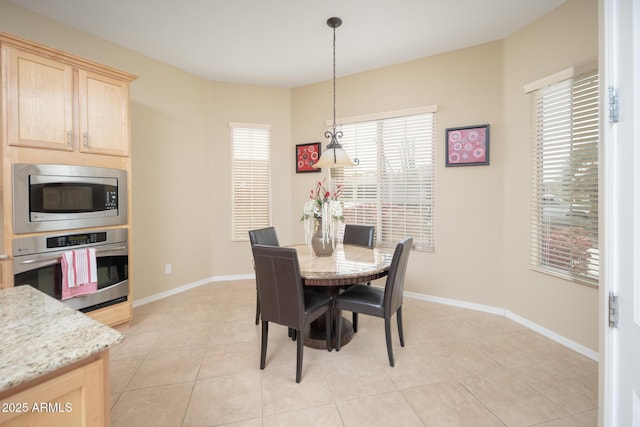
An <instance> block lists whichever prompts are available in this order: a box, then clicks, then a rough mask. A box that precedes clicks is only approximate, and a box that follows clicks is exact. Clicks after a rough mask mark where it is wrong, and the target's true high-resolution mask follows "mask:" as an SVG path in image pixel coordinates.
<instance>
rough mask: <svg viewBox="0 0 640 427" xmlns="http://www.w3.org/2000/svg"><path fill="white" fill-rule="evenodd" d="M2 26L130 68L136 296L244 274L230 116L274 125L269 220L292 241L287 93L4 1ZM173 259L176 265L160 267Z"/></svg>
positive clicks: (245, 252)
mask: <svg viewBox="0 0 640 427" xmlns="http://www.w3.org/2000/svg"><path fill="white" fill-rule="evenodd" d="M0 31H3V32H7V33H10V34H14V35H17V36H20V37H24V38H26V39H29V40H33V41H36V42H39V43H42V44H44V45H47V46H50V47H53V48H56V49H61V50H64V51H67V52H69V53H72V54H74V55H78V56H81V57H85V58H88V59H91V60H94V61H96V62H100V63H103V64H105V65H108V66H111V67H114V68H119V69H122V70H124V71H127V72H130V73H133V74H136V75H138V76H139V78H138V79H137V80H136V81H134V82H133V83H132V85H131V122H132V125H131V140H132V185H133V195H132V198H133V203H132V204H133V239H134V241H133V245H132V253H133V256H132V266H131V267H132V274H131V276H132V281H133V292H134V300H136V299H140V298H144V297H149V296H152V295H154V294H158V293H160V292H163V291H168V290H171V289H173V288H176V287H179V286H182V285H186V284H190V283H193V282H197V281H199V280H203V279H207V278H210V277H212V276H224V275H238V274H250V273H251V272H252V270H251V261H250V256H251V255H250V250H249V245H248V243H247V242H232V241H231V231H230V230H231V222H230V221H231V217H230V209H229V205H230V201H231V195H230V186H231V171H230V159H231V151H230V133H229V127H228V123H229V122H230V121H235V122H249V123H270V124H271V125H272V140H273V151H272V154H273V156H274V158H275V159H280V158H286V159H287V162H286V163H283V164H282V166H280V167H278V168H274V171H273V176H272V184H273V188H274V192H273V201H274V211H273V218H274V219H273V222H274V224H275V225H276V226H277V227H278V229H279V230H282V232H281V234H282V240H283V242H286V241H287V240H289V239H290V233H289V228H290V227H289V224H290V223H291V222H292V214H291V208H290V206H291V200H290V194H291V189H290V187H291V184H290V183H291V171H292V165H291V163H292V159H293V154H291V151H290V141H291V137H290V91H289V90H287V89H273V88H263V87H254V86H245V85H230V84H221V83H214V82H209V81H206V80H204V79H201V78H198V77H195V76H193V75H191V74H188V73H186V72H184V71H181V70H179V69H176V68H174V67H171V66H168V65H166V64H163V63H160V62H157V61H154V60H152V59H149V58H147V57H144V56H141V55H139V54H136V53H134V52H132V51H130V50H126V49H123V48H121V47H119V46H116V45H113V44H111V43H107V42H105V41H103V40H101V39H98V38H95V37H92V36H90V35H87V34H86V33H82V32H80V31H77V30H74V29H72V28H70V27H68V26H65V25H62V24H60V23H58V22H56V21H53V20H50V19H46V18H43V17H40V16H39V15H36V14H33V13H31V12H29V11H26V10H24V9H21V8H18V7H15V6H13V5H12V4H10V3H7V2H6V1H4V0H0ZM168 263H170V264H172V267H173V273H172V274H170V275H165V274H164V265H165V264H168Z"/></svg>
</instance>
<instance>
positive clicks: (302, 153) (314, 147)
mask: <svg viewBox="0 0 640 427" xmlns="http://www.w3.org/2000/svg"><path fill="white" fill-rule="evenodd" d="M319 158H320V143H319V142H311V143H309V144H296V173H302V172H320V171H321V168H318V169H314V168H313V165H315V164H316V163H317V162H318V159H319Z"/></svg>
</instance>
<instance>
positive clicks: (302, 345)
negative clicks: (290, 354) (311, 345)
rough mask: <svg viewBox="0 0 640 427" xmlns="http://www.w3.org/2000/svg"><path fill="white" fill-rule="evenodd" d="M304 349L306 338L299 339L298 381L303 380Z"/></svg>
mask: <svg viewBox="0 0 640 427" xmlns="http://www.w3.org/2000/svg"><path fill="white" fill-rule="evenodd" d="M303 350H304V340H302V339H301V340H298V355H297V362H296V382H297V383H299V382H300V381H301V380H302V354H303Z"/></svg>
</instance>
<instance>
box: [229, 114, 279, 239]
mask: <svg viewBox="0 0 640 427" xmlns="http://www.w3.org/2000/svg"><path fill="white" fill-rule="evenodd" d="M229 126H230V127H231V140H232V146H233V155H232V156H233V160H232V198H233V201H232V240H249V233H248V232H249V230H252V229H255V228H263V227H268V226H270V225H271V194H270V188H271V185H270V181H271V168H270V159H269V144H270V129H271V127H270V126H269V125H248V124H240V123H230V124H229Z"/></svg>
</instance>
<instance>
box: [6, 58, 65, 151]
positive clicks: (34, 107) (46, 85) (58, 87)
mask: <svg viewBox="0 0 640 427" xmlns="http://www.w3.org/2000/svg"><path fill="white" fill-rule="evenodd" d="M3 49H6V56H5V57H6V58H7V64H6V67H7V70H6V71H7V86H6V88H7V95H6V96H7V101H8V102H7V130H8V142H9V145H16V146H26V147H38V148H53V149H58V150H72V149H73V68H72V67H71V66H69V65H66V64H63V63H60V62H57V61H55V60H51V59H48V58H43V57H40V56H38V55H34V54H31V53H28V52H23V51H20V50H18V49H16V48H13V47H8V46H5V47H3Z"/></svg>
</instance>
